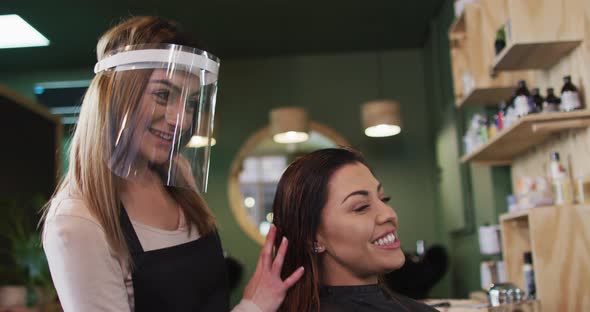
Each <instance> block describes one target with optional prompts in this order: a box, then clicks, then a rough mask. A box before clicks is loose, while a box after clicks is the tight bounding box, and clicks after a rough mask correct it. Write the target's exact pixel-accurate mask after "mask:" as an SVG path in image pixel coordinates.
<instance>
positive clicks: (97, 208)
mask: <svg viewBox="0 0 590 312" xmlns="http://www.w3.org/2000/svg"><path fill="white" fill-rule="evenodd" d="M152 43H155V44H157V43H169V44H180V45H190V46H192V47H197V48H198V46H197V45H196V43H195V42H194V41H192V40H191V39H190V37H189V36H187V35H186V34H185V33H183V32H182V31H181V30H180V29H179V28H178V26H177V25H175V24H174V23H172V22H170V21H167V20H164V19H161V18H158V17H151V16H147V17H134V18H130V19H128V20H126V21H123V22H122V23H120V24H119V25H117V26H115V27H113V28H111V29H110V30H108V31H107V32H106V33H105V34H104V35H103V36H102V37H101V38H100V40H99V41H98V44H97V51H96V54H97V59H98V60H101V59H103V58H104V57H105V56H107V55H108V53H109V52H110V51H113V50H116V49H120V48H123V47H125V46H127V45H137V44H152ZM150 74H151V70H135V71H125V72H118V73H117V74H116V75H115V74H114V72H112V71H102V72H100V73H98V74H97V75H96V76H95V77H94V79H93V80H92V82H91V83H90V86H89V87H88V90H87V91H86V94H85V95H84V99H83V101H82V106H81V110H80V116H79V119H78V124H77V125H76V130H75V132H74V136H73V138H72V142H71V145H70V151H69V161H70V166H69V169H68V172H67V173H66V175H65V176H64V178H63V180H62V181H61V183H60V184H59V186H58V187H57V189H56V191H55V193H54V195H53V197H52V199H51V200H50V201H49V202H48V203H47V205H46V206H45V207H44V216H43V218H42V220H44V219H45V218H46V216H47V212H48V209H49V206H50V205H51V201H52V200H53V199H54V198H55V197H56V196H57V194H59V193H61V192H70V195H73V196H76V197H80V198H82V200H83V201H84V203H85V205H86V206H87V207H88V209H89V211H90V213H91V214H92V216H93V217H94V218H96V220H97V221H98V222H99V223H100V225H101V226H102V228H103V230H104V232H105V236H106V239H107V242H108V244H109V246H110V247H111V249H112V250H113V251H114V252H115V253H117V254H118V255H119V256H120V257H123V258H125V259H130V258H129V250H128V246H127V244H126V241H125V236H124V235H123V230H122V228H121V223H120V220H119V214H120V211H121V210H120V209H122V207H121V205H120V197H119V196H120V193H119V188H120V186H121V180H120V178H118V177H117V176H116V175H114V174H113V173H112V172H111V170H110V169H109V168H108V165H107V163H106V160H108V159H109V158H110V157H111V156H112V155H111V151H112V145H113V140H114V139H113V127H114V125H117V124H120V121H121V119H122V118H123V115H124V112H128V111H133V110H135V109H136V108H137V106H138V103H139V101H140V99H141V96H142V93H141V92H139V91H134V92H131V90H143V88H141V86H145V85H146V84H147V82H148V79H149V77H150ZM115 80H116V81H115ZM131 86H136V87H135V88H132V87H131ZM137 86H140V88H137ZM120 99H123V100H122V101H121V100H120ZM183 178H185V179H186V178H187V177H182V176H181V177H179V179H183ZM188 184H192V183H190V182H189V183H188ZM185 185H187V183H185ZM167 190H168V192H169V194H170V195H171V197H172V198H173V199H174V200H176V202H177V203H178V204H179V205H180V207H181V209H182V211H183V213H184V216H185V219H186V223H187V224H191V225H195V226H196V228H197V229H198V231H199V233H200V234H201V235H206V234H208V233H210V232H212V231H214V230H215V220H214V218H213V215H212V214H211V211H210V209H209V207H208V206H207V203H206V202H205V200H204V199H203V198H202V197H201V196H200V195H199V194H198V193H197V192H195V191H191V190H186V189H180V188H178V189H177V188H172V187H168V188H167ZM189 228H190V227H189Z"/></svg>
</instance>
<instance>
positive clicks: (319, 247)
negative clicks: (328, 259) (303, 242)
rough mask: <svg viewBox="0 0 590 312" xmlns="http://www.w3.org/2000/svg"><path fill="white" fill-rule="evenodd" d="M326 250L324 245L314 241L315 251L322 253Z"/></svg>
mask: <svg viewBox="0 0 590 312" xmlns="http://www.w3.org/2000/svg"><path fill="white" fill-rule="evenodd" d="M323 251H324V246H320V244H318V242H315V243H313V252H315V253H320V252H323Z"/></svg>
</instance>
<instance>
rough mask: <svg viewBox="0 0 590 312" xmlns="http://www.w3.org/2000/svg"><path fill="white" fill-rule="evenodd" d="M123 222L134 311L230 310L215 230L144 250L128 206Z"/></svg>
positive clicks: (224, 267)
mask: <svg viewBox="0 0 590 312" xmlns="http://www.w3.org/2000/svg"><path fill="white" fill-rule="evenodd" d="M121 226H122V228H123V233H124V234H125V239H126V241H127V245H128V247H129V251H130V253H131V258H132V261H133V267H132V274H131V277H132V281H133V293H134V297H135V311H136V312H145V311H179V312H184V311H211V312H224V311H229V287H228V280H227V273H226V265H225V259H224V257H223V252H222V249H221V242H220V240H219V236H218V235H217V233H216V232H212V233H210V234H208V235H206V236H202V237H200V238H199V239H197V240H194V241H191V242H188V243H184V244H181V245H177V246H172V247H168V248H162V249H157V250H151V251H143V248H142V247H141V243H140V242H139V239H138V238H137V234H136V233H135V229H134V228H133V225H132V224H131V221H130V220H129V216H128V215H127V211H126V210H125V208H121Z"/></svg>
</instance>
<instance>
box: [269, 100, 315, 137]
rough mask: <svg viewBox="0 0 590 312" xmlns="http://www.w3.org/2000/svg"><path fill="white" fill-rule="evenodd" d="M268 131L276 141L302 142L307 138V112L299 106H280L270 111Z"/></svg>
mask: <svg viewBox="0 0 590 312" xmlns="http://www.w3.org/2000/svg"><path fill="white" fill-rule="evenodd" d="M270 132H271V134H272V136H273V137H272V139H273V140H274V141H275V142H277V143H282V144H290V143H302V142H305V141H307V140H308V139H309V121H308V119H307V112H306V111H305V110H304V109H303V108H300V107H280V108H276V109H273V110H272V111H271V112H270Z"/></svg>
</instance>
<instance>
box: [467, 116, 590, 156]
mask: <svg viewBox="0 0 590 312" xmlns="http://www.w3.org/2000/svg"><path fill="white" fill-rule="evenodd" d="M588 126H590V111H588V110H584V111H575V112H556V113H541V114H534V115H528V116H524V117H522V118H521V119H519V120H518V121H517V122H516V123H515V124H513V125H512V126H510V127H509V128H507V129H504V130H502V131H501V132H500V133H499V134H498V135H497V136H495V137H493V138H492V139H490V141H489V142H488V143H486V144H484V145H482V146H480V147H479V148H477V149H476V150H475V151H473V152H471V153H469V154H467V155H465V156H463V157H462V158H461V162H462V163H466V162H471V163H474V164H479V165H491V166H495V165H507V164H510V163H512V160H513V159H514V158H515V157H516V156H518V155H520V154H521V153H524V152H525V151H527V150H528V149H530V148H531V147H534V146H535V145H538V144H540V143H542V142H543V141H545V140H546V139H548V138H549V137H551V136H552V135H553V134H554V133H556V132H560V131H564V130H568V129H576V128H585V127H588Z"/></svg>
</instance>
